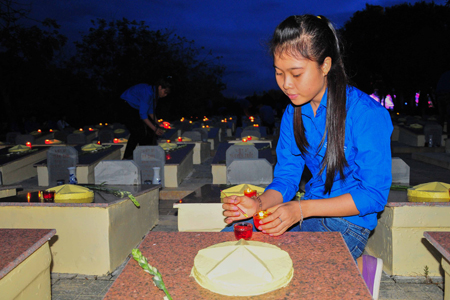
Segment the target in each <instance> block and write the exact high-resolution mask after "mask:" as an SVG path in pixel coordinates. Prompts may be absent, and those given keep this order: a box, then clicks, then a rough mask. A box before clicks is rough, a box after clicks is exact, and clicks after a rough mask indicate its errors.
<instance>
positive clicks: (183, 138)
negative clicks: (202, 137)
mask: <svg viewBox="0 0 450 300" xmlns="http://www.w3.org/2000/svg"><path fill="white" fill-rule="evenodd" d="M181 140H182V141H183V142H192V139H191V138H188V137H181Z"/></svg>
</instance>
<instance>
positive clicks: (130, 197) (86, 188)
mask: <svg viewBox="0 0 450 300" xmlns="http://www.w3.org/2000/svg"><path fill="white" fill-rule="evenodd" d="M161 121H162V120H161ZM162 123H163V124H164V127H165V130H166V131H165V133H164V135H163V136H162V137H161V138H160V140H159V146H138V147H137V148H136V150H135V151H134V154H133V160H122V159H121V158H122V155H123V154H122V153H123V152H122V151H123V150H122V149H123V147H124V146H125V145H126V142H123V141H122V143H115V142H114V139H116V138H118V137H116V136H111V135H110V138H113V142H112V143H111V140H110V139H109V140H108V141H105V140H103V141H100V145H99V144H97V143H96V141H98V140H100V138H99V136H100V131H101V130H100V129H97V130H92V131H93V133H91V131H90V130H89V128H88V130H87V133H86V130H83V131H85V133H83V135H90V134H94V135H95V132H97V137H96V138H93V139H92V140H90V141H89V142H90V143H87V144H84V145H83V143H80V144H77V143H72V144H69V142H68V141H67V140H66V141H65V143H60V144H47V143H45V142H44V144H43V145H42V146H41V145H36V144H34V145H33V144H32V146H31V147H30V148H29V149H28V150H26V151H24V152H20V151H19V152H18V153H17V154H11V153H14V152H10V151H8V149H11V148H13V147H16V146H18V145H15V146H13V145H3V146H4V149H1V151H4V152H1V154H2V155H3V156H2V159H3V158H4V159H5V160H4V161H1V167H3V166H4V165H7V164H11V163H12V164H13V165H15V166H17V167H15V171H10V172H11V173H3V169H2V175H3V185H2V186H1V193H0V195H2V197H3V198H2V199H0V201H2V202H0V228H5V229H4V230H2V231H4V232H5V230H7V231H8V232H5V235H6V236H7V237H9V239H8V240H7V242H6V241H5V243H9V244H10V245H14V247H16V248H18V247H23V245H22V244H23V243H25V242H28V240H30V241H31V240H32V241H34V242H33V243H32V242H29V244H28V246H27V247H28V248H26V247H25V248H26V249H27V251H28V252H29V253H32V254H30V256H37V257H38V259H40V260H42V256H45V257H47V261H48V264H46V265H45V266H43V267H42V268H45V270H46V271H45V272H47V273H46V274H48V273H49V272H50V271H49V270H50V261H51V263H52V269H51V271H52V272H56V273H75V274H86V275H96V276H97V275H105V274H111V272H113V271H114V270H115V269H116V268H117V267H118V266H120V265H121V264H122V263H123V261H124V260H125V259H126V258H127V257H128V256H129V254H130V252H131V250H132V249H133V247H135V246H136V245H138V244H140V246H139V249H141V250H142V252H143V253H144V254H145V255H146V256H149V257H151V260H152V262H159V264H158V269H159V270H162V272H163V273H164V274H167V275H169V274H170V276H173V277H172V278H176V279H175V280H174V281H169V282H168V283H166V286H168V287H169V290H171V291H173V293H175V294H178V293H179V294H180V296H181V295H182V293H183V292H185V290H186V289H190V291H192V293H193V295H198V296H199V297H198V299H200V298H202V297H204V296H205V295H206V297H207V298H208V297H209V296H211V297H213V296H215V294H211V292H209V291H207V290H205V289H203V288H202V287H200V286H198V285H196V284H195V281H194V279H192V278H190V277H189V274H188V273H189V272H190V270H191V267H192V265H191V264H192V260H193V257H194V256H195V254H196V253H197V251H199V250H201V249H203V248H206V247H208V246H210V245H211V242H224V241H229V240H231V239H234V236H232V233H221V234H217V233H216V232H218V231H220V230H221V229H223V228H224V226H225V223H224V222H223V215H222V208H221V205H222V204H221V199H222V198H223V197H225V196H228V195H249V193H262V192H263V191H264V188H265V186H267V185H268V184H269V183H270V182H271V181H272V179H273V167H274V163H275V161H274V158H273V155H272V151H273V149H274V147H275V146H276V135H275V137H273V136H268V135H267V132H266V130H265V128H264V127H263V126H261V125H258V124H259V122H258V120H257V119H253V120H252V119H248V120H245V122H244V124H243V126H242V127H240V128H236V123H235V121H234V118H233V117H227V118H226V119H225V118H217V119H212V120H209V119H207V118H204V119H203V120H202V121H201V122H194V121H190V120H187V119H181V120H180V121H177V122H173V123H172V124H169V123H167V122H166V123H164V122H163V121H162ZM398 126H400V125H398ZM399 128H400V127H398V128H397V129H398V130H399ZM102 129H103V128H102ZM110 129H112V131H113V133H114V130H115V129H114V127H112V128H110ZM122 129H123V128H122ZM125 130H126V129H125ZM79 131H80V130H79ZM394 133H395V132H394ZM76 134H79V135H81V133H76ZM423 134H424V136H425V135H426V133H425V130H424V132H423ZM435 136H437V137H438V136H439V135H438V134H437V133H434V132H433V140H432V143H433V145H437V142H435V141H434V138H435ZM122 138H123V139H126V137H122ZM393 139H395V137H394V135H393ZM398 139H400V132H399V133H398ZM424 139H425V138H424ZM48 140H51V139H50V138H49V139H48ZM440 140H441V144H440V146H441V147H428V145H425V144H424V145H418V146H411V147H419V148H420V149H423V148H442V146H443V145H444V142H443V141H442V136H441V137H440ZM444 140H445V139H444ZM44 141H45V140H44ZM34 142H35V143H36V140H35V141H34ZM93 145H97V146H93ZM22 146H23V145H22ZM86 146H89V147H86ZM426 146H427V147H426ZM25 147H27V146H26V145H25ZM83 147H84V148H83ZM19 148H20V147H19ZM5 149H6V150H5ZM416 152H419V151H416ZM37 154H39V155H40V156H37V157H34V158H33V159H30V158H29V156H35V155H37ZM211 154H213V157H212V163H211V172H212V183H211V184H206V185H203V186H202V187H200V188H198V189H197V190H195V191H193V192H192V193H190V194H189V195H187V196H185V197H183V199H181V200H179V201H177V203H175V204H174V207H175V208H177V209H178V231H179V232H174V233H158V232H155V233H149V230H151V229H152V228H153V227H154V226H155V225H156V224H158V222H159V213H158V205H159V198H160V188H161V187H162V188H169V187H179V186H180V184H181V183H182V182H183V180H184V178H185V177H186V176H187V175H188V174H190V173H191V172H192V169H193V165H194V164H201V163H203V162H205V161H206V160H207V159H210V158H211ZM441 154H442V153H441ZM444 154H445V153H444ZM27 157H28V158H27ZM22 159H25V160H26V161H27V164H28V165H30V164H31V166H32V168H33V169H34V170H35V172H36V173H35V174H36V175H35V176H38V182H39V186H42V189H43V190H44V189H46V190H49V189H56V188H58V187H59V190H58V191H59V192H57V193H56V194H55V198H54V202H45V201H43V200H42V197H41V196H40V194H41V191H40V190H38V191H33V192H31V193H28V194H26V195H16V193H15V189H16V188H17V186H15V185H14V184H19V183H20V180H22V179H19V178H21V177H19V175H10V174H19V173H21V171H20V169H22V167H21V166H22V165H23V164H24V163H18V162H19V161H21V160H22ZM69 167H76V176H77V179H78V185H73V184H64V185H61V186H57V184H58V182H61V181H62V180H64V181H65V182H66V183H67V182H69V181H70V173H69V172H68V168H69ZM158 168H159V169H158ZM12 169H14V168H12ZM28 170H29V169H28ZM158 170H159V175H160V180H161V183H160V184H154V183H156V182H155V177H157V176H155V175H158V174H155V173H158ZM14 172H16V173H14ZM23 173H27V174H28V173H29V171H26V172H23ZM5 174H6V177H5ZM392 175H393V187H392V189H391V192H390V194H389V199H388V204H387V206H386V208H385V210H384V211H383V212H382V213H380V216H379V226H378V227H377V228H376V229H375V231H374V232H373V233H372V235H371V237H370V238H369V241H368V244H367V248H366V249H367V251H368V253H369V254H371V255H374V256H376V257H380V258H382V259H383V262H384V266H383V270H384V271H385V272H387V273H388V274H389V275H393V276H408V277H411V276H417V274H422V273H423V268H424V266H427V272H428V276H431V277H439V276H442V268H444V270H447V269H448V264H447V265H445V259H442V264H441V257H442V255H440V254H439V249H442V247H441V248H439V245H442V244H440V242H439V240H438V238H439V237H435V236H434V235H433V234H429V233H428V232H433V231H450V221H449V220H450V219H449V218H448V215H449V212H450V211H449V210H450V205H449V199H450V196H449V192H448V191H449V189H450V185H448V184H445V183H430V184H431V185H420V186H415V187H411V186H410V169H409V166H408V165H407V164H405V162H404V161H403V160H401V159H400V158H396V157H393V160H392ZM10 176H16V177H15V178H16V179H13V180H9V179H7V180H6V181H5V178H10ZM5 182H6V184H5ZM149 183H152V184H149ZM65 189H67V190H68V192H67V193H64V190H65ZM80 189H81V190H80ZM11 191H13V192H11ZM92 191H95V193H93V192H92ZM90 192H91V193H92V195H91V194H90ZM86 194H89V195H88V196H87V195H86ZM297 196H298V197H301V194H298V195H297ZM58 198H59V201H58ZM6 228H8V229H6ZM11 228H15V229H11ZM20 228H35V229H36V230H34V231H33V230H30V229H27V230H24V229H20ZM44 228H53V229H50V230H49V229H44ZM147 233H149V234H147ZM213 233H216V234H213ZM5 235H3V233H2V234H0V237H2V236H5ZM145 235H147V236H146V238H145V239H144V240H143V241H142V237H143V236H145ZM424 235H425V237H427V238H428V239H429V240H432V241H433V243H435V244H433V245H435V247H436V248H433V247H432V246H430V244H427V243H424ZM18 237H20V238H18ZM255 239H257V240H260V241H263V242H265V243H269V244H273V243H276V244H277V245H279V246H280V247H281V248H282V249H283V250H285V251H287V252H288V253H289V254H290V255H291V258H292V259H293V260H294V268H295V267H297V268H296V272H297V271H299V272H300V270H303V269H304V268H303V267H302V266H304V265H305V264H304V263H302V260H304V259H306V260H307V261H308V262H311V261H312V260H314V259H315V257H320V259H322V260H323V257H327V259H328V258H329V259H330V262H329V264H335V262H336V261H339V262H340V264H342V266H341V267H339V268H337V269H338V270H339V271H338V272H339V274H331V273H330V272H332V271H331V269H336V268H328V267H325V268H324V269H323V270H322V271H321V274H328V275H329V276H328V275H327V278H334V279H336V280H335V281H333V282H331V283H330V282H327V283H326V284H325V285H323V286H321V291H322V292H323V291H326V292H327V293H328V292H330V293H332V295H333V296H336V297H335V298H343V297H345V296H348V291H349V290H350V289H358V291H357V293H356V294H357V295H359V296H358V299H363V298H364V297H363V296H361V295H365V296H367V297H366V298H367V299H370V295H367V289H366V288H365V286H364V285H363V284H364V283H363V282H362V280H361V277H360V276H358V274H359V273H357V272H358V271H357V269H356V267H355V265H354V263H353V260H352V258H351V255H350V253H349V252H348V249H347V248H346V247H345V245H344V244H343V243H342V238H340V236H336V237H334V236H332V235H329V236H328V235H327V236H326V237H325V236H324V235H323V234H318V233H305V235H304V238H302V239H297V238H295V237H294V236H293V234H292V233H290V234H285V235H283V236H282V237H279V238H277V239H276V240H273V239H270V238H268V237H267V236H266V235H264V234H262V233H255ZM319 240H322V241H325V240H327V242H324V244H323V247H321V249H322V248H323V249H322V250H323V251H324V253H323V255H319V256H317V255H316V256H314V255H313V256H311V253H313V252H314V251H316V250H317V247H315V250H314V251H312V249H311V250H305V251H303V252H301V253H300V252H298V249H307V248H308V247H309V246H310V245H313V244H315V243H317V241H319ZM47 241H48V242H47ZM293 241H295V242H293ZM141 242H142V243H141ZM42 244H46V248H45V247H41V246H40V247H37V246H36V245H42ZM30 245H31V246H30ZM155 245H157V247H158V250H159V251H154V247H155ZM192 245H194V246H192ZM308 245H309V246H308ZM326 245H333V247H341V248H342V250H340V251H330V249H328V248H327V246H326ZM37 248H39V249H44V248H45V249H47V250H46V252H45V253H41V252H39V251H38V250H37ZM291 248H292V249H291ZM294 248H295V249H296V251H293V249H294ZM319 248H320V247H319ZM173 249H178V251H177V252H176V253H175V252H174V251H172V250H173ZM436 249H438V250H436ZM291 250H292V251H291ZM180 252H182V253H183V255H182V256H181V257H180V256H179V255H178V253H180ZM172 253H173V254H174V255H172ZM325 253H327V255H325ZM329 253H335V254H333V255H335V256H336V257H330V256H329ZM39 255H41V256H39ZM16 256H17V255H16ZM191 256H192V257H191ZM39 257H41V258H39ZM15 258H16V257H14V255H13V256H11V257H9V260H10V261H14V262H15V263H14V264H9V265H8V266H6V267H4V265H0V270H1V272H0V287H2V284H3V283H4V282H5V280H8V282H11V281H10V277H11V276H16V278H18V277H20V275H18V274H20V272H21V271H20V266H21V264H22V261H21V260H16V259H15ZM173 259H177V261H178V262H179V264H181V265H182V268H181V269H182V271H180V270H181V269H180V268H179V265H176V264H173V263H170V262H171V260H173ZM411 262H414V263H411ZM327 264H328V263H324V262H323V261H321V262H320V263H319V262H318V263H317V264H313V265H314V268H316V267H317V265H324V266H326V265H327ZM11 265H12V266H13V268H12V267H11ZM25 267H26V266H25ZM159 267H161V268H159ZM446 268H447V269H446ZM14 270H19V272H18V273H15V271H14ZM27 270H28V269H27ZM184 270H187V271H186V272H187V273H186V272H185V271H184ZM342 270H346V272H347V271H348V274H347V273H346V274H343V273H342V272H343V271H342ZM39 272H40V273H39V274H42V273H43V271H42V270H40V271H39ZM305 272H306V273H305V276H298V275H297V276H294V279H293V283H292V284H290V285H288V287H287V288H286V289H281V290H278V291H275V292H272V293H274V294H273V296H274V298H282V297H284V296H285V295H286V291H288V292H289V293H291V292H292V293H300V292H301V293H304V294H302V295H304V296H305V297H313V298H314V297H315V298H321V295H319V294H314V293H317V289H316V290H314V291H313V290H311V289H309V288H308V286H314V284H313V282H319V281H321V280H320V278H316V279H314V278H315V277H314V276H312V277H311V274H317V272H311V270H309V271H308V270H305ZM22 273H25V272H22ZM28 273H29V272H28ZM184 273H186V274H184ZM448 273H449V272H448V271H446V276H447V275H448ZM185 275H186V276H185ZM344 275H345V278H346V279H345V282H350V281H351V280H353V281H352V283H351V285H350V286H348V285H346V286H342V282H343V281H342V280H340V279H339V278H342V277H343V276H344ZM347 275H348V276H347ZM127 276H128V277H127ZM145 276H146V275H145V273H144V272H143V271H142V270H141V269H140V267H139V266H138V265H137V264H136V263H135V262H134V261H130V262H128V264H127V266H126V268H125V270H124V271H123V273H122V275H121V276H120V277H119V279H118V280H117V281H116V283H115V284H114V286H113V287H112V288H111V289H110V291H109V292H108V294H107V296H106V299H116V298H115V292H119V290H122V292H123V291H129V292H130V293H131V292H132V291H133V290H136V289H137V288H138V287H137V286H136V284H137V285H145V286H147V287H149V288H148V291H147V290H146V291H145V292H144V293H147V292H148V293H149V294H148V295H149V297H150V294H152V295H154V294H156V293H158V290H157V288H156V287H153V286H152V285H148V284H147V283H146V282H147V279H145ZM321 276H322V275H321ZM38 277H39V276H38V275H36V280H35V281H36V282H34V283H33V284H34V285H36V284H40V285H43V283H42V281H41V282H39V280H44V279H37V278H38ZM41 277H42V276H41ZM46 277H48V278H49V274H48V276H46ZM167 277H168V276H167ZM126 278H134V280H133V282H130V281H129V280H127V279H126ZM301 278H310V279H311V280H313V281H312V282H311V283H307V284H305V283H302V282H300V281H299V280H300V279H301ZM322 278H323V277H322ZM355 278H356V279H355ZM334 279H333V280H334ZM338 279H339V280H338ZM45 280H48V279H45ZM354 280H356V282H355V281H354ZM358 280H360V281H358ZM16 281H17V280H16ZM322 281H323V280H322ZM447 281H450V280H449V279H447ZM33 284H28V285H27V286H33ZM44 285H47V283H44ZM3 286H4V284H3ZM11 286H12V287H13V285H11ZM22 289H24V288H22ZM16 290H20V287H16ZM13 292H14V291H13ZM13 292H11V293H13ZM19 292H20V291H19ZM322 292H321V293H322ZM277 293H278V294H277ZM308 293H312V294H308ZM365 293H366V294H365ZM146 295H147V294H146ZM327 295H328V294H327ZM330 295H331V294H330ZM344 295H345V296H344ZM278 296H279V297H278ZM181 297H182V296H181Z"/></svg>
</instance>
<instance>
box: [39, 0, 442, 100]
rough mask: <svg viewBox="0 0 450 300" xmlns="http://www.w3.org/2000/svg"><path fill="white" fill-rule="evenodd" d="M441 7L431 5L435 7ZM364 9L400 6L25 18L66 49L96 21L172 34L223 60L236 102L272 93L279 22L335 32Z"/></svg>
mask: <svg viewBox="0 0 450 300" xmlns="http://www.w3.org/2000/svg"><path fill="white" fill-rule="evenodd" d="M415 2H419V1H409V3H411V4H413V3H415ZM426 2H432V1H426ZM445 2H446V0H437V1H434V3H435V4H438V5H444V4H445ZM366 3H368V4H371V5H380V6H383V7H389V6H393V5H396V4H401V3H405V1H363V0H345V1H343V0H317V1H294V0H291V1H276V0H259V1H250V0H247V1H245V0H244V1H242V0H241V1H235V0H228V1H224V0H217V1H216V0H214V1H206V0H204V1H201V0H169V1H168V0H131V1H130V0H128V1H123V0H108V1H103V0H102V1H99V0H60V1H54V0H33V6H32V12H31V14H30V17H31V18H34V19H37V20H43V19H44V18H46V17H49V18H52V19H55V20H56V21H57V22H58V24H60V25H61V29H60V31H61V33H62V34H64V35H66V36H67V37H68V38H69V43H68V44H69V47H71V46H70V45H73V42H74V41H76V40H80V36H81V35H80V32H84V33H86V32H87V31H88V29H89V27H91V22H90V21H91V20H95V19H97V18H103V19H106V20H107V21H111V20H114V19H122V18H123V17H125V18H127V19H128V20H136V21H145V23H146V24H147V25H148V26H149V27H150V29H151V30H158V29H165V28H167V29H170V30H174V33H175V34H177V35H179V36H183V37H185V38H187V39H188V40H194V41H195V47H196V48H200V47H201V46H204V47H205V49H206V50H208V51H209V50H212V53H213V55H214V56H223V59H222V60H221V63H222V64H223V65H224V66H226V71H225V76H224V77H223V81H224V83H225V84H226V85H227V89H226V90H225V91H224V95H225V96H228V97H238V98H241V97H245V96H247V95H252V94H253V93H254V92H257V93H258V94H260V93H262V92H263V91H268V90H270V89H274V88H277V86H276V83H275V79H274V75H273V63H272V60H271V58H270V56H269V54H268V52H267V49H266V46H265V44H266V42H267V41H268V40H269V39H270V36H271V35H272V33H273V31H274V29H275V27H276V26H277V25H278V24H279V23H280V22H281V21H283V20H284V19H285V18H287V17H288V16H290V15H294V14H305V13H310V14H314V15H318V14H321V15H324V16H326V17H328V18H329V19H330V20H331V21H332V22H333V23H334V24H335V25H336V27H338V28H339V27H341V26H343V25H344V23H345V22H346V21H347V20H349V18H350V17H351V16H352V15H353V13H354V12H356V11H358V10H363V9H364V8H365V4H366ZM174 75H176V74H174Z"/></svg>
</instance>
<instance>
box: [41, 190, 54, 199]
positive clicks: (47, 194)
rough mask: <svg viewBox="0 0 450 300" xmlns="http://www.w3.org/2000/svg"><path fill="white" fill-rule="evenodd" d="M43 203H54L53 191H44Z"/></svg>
mask: <svg viewBox="0 0 450 300" xmlns="http://www.w3.org/2000/svg"><path fill="white" fill-rule="evenodd" d="M43 198H44V202H55V191H44V193H43Z"/></svg>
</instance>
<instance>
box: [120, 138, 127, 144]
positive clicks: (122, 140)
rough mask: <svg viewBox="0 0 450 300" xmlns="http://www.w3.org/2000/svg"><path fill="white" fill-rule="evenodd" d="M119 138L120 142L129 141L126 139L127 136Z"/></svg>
mask: <svg viewBox="0 0 450 300" xmlns="http://www.w3.org/2000/svg"><path fill="white" fill-rule="evenodd" d="M118 140H119V143H126V142H128V140H127V139H125V138H118Z"/></svg>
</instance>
